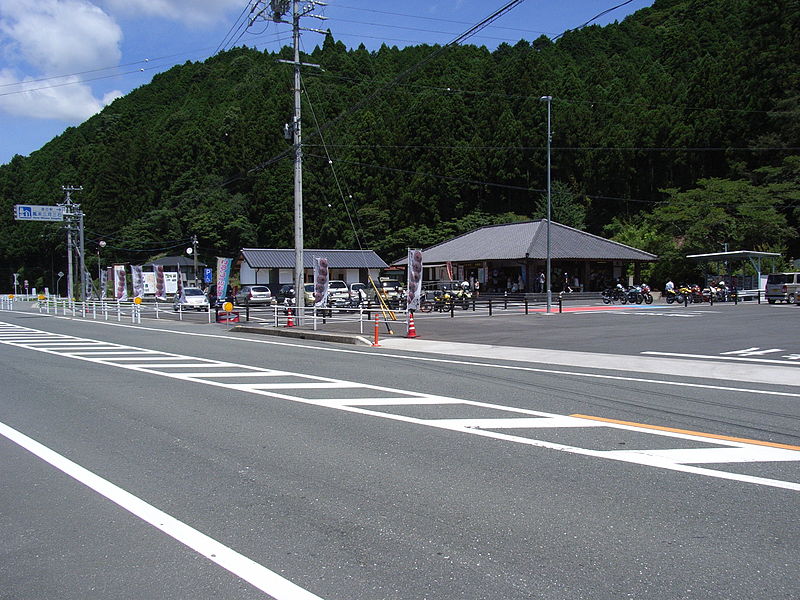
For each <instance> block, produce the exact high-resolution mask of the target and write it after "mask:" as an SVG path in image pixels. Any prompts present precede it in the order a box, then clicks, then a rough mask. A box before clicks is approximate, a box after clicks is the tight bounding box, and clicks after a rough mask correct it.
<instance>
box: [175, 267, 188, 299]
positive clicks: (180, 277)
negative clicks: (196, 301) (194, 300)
mask: <svg viewBox="0 0 800 600" xmlns="http://www.w3.org/2000/svg"><path fill="white" fill-rule="evenodd" d="M175 294H176V295H177V298H178V303H179V304H185V303H186V294H184V293H183V273H181V272H180V271H178V291H177V292H175Z"/></svg>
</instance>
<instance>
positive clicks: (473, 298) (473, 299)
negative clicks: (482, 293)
mask: <svg viewBox="0 0 800 600" xmlns="http://www.w3.org/2000/svg"><path fill="white" fill-rule="evenodd" d="M472 312H475V297H474V296H473V297H472Z"/></svg>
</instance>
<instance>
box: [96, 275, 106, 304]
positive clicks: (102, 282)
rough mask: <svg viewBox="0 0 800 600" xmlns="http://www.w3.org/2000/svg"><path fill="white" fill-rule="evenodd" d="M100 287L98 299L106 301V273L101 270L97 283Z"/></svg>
mask: <svg viewBox="0 0 800 600" xmlns="http://www.w3.org/2000/svg"><path fill="white" fill-rule="evenodd" d="M98 285H99V286H100V299H101V300H105V299H106V288H107V287H108V271H107V270H106V269H103V270H102V271H100V281H99V283H98Z"/></svg>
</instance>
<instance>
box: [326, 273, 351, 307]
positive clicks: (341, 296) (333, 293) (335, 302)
mask: <svg viewBox="0 0 800 600" xmlns="http://www.w3.org/2000/svg"><path fill="white" fill-rule="evenodd" d="M328 304H330V305H331V306H340V305H345V304H347V305H348V306H349V305H350V288H348V287H347V284H346V283H345V282H344V281H341V280H340V279H333V280H331V281H329V282H328Z"/></svg>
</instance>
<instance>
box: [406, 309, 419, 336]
mask: <svg viewBox="0 0 800 600" xmlns="http://www.w3.org/2000/svg"><path fill="white" fill-rule="evenodd" d="M406 337H407V338H415V337H417V328H416V327H415V326H414V313H413V312H410V313H408V333H406Z"/></svg>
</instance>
